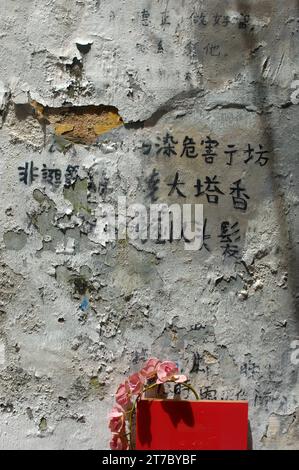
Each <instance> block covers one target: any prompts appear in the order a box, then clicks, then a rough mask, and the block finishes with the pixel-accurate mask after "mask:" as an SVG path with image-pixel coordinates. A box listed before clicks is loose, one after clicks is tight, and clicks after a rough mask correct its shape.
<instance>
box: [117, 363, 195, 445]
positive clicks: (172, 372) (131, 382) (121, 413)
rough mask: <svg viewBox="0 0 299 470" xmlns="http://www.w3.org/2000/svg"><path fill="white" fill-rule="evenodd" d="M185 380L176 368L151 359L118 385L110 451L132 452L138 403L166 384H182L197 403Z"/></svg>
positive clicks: (191, 388) (174, 364) (173, 364)
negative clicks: (148, 392) (144, 396)
mask: <svg viewBox="0 0 299 470" xmlns="http://www.w3.org/2000/svg"><path fill="white" fill-rule="evenodd" d="M187 381H188V378H187V377H186V376H185V375H180V374H179V370H178V367H177V365H176V363H175V362H172V361H160V360H159V359H156V358H154V357H152V358H150V359H148V361H147V362H146V363H145V365H144V367H143V368H142V369H141V370H140V371H139V372H137V373H135V374H133V375H130V376H129V377H128V378H127V379H126V380H125V381H124V382H123V383H122V384H121V385H119V387H118V389H117V391H116V394H115V401H116V404H115V406H114V407H113V408H112V410H111V412H110V414H109V429H110V431H111V432H112V437H111V440H110V448H111V449H112V450H128V449H132V448H133V439H132V427H133V418H134V413H135V410H136V404H137V401H138V400H139V399H140V398H141V397H142V395H143V394H144V393H145V392H147V391H149V390H151V389H153V388H155V387H157V386H159V385H161V384H165V383H166V382H173V383H175V384H182V385H183V386H184V387H186V388H188V389H190V390H191V391H192V392H193V393H194V395H195V396H196V399H199V397H198V395H197V393H196V392H195V390H194V389H193V387H191V385H189V384H187V383H186V382H187Z"/></svg>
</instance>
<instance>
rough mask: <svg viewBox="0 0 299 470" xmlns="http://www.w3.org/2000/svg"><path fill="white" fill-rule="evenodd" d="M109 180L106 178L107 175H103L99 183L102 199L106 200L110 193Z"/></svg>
mask: <svg viewBox="0 0 299 470" xmlns="http://www.w3.org/2000/svg"><path fill="white" fill-rule="evenodd" d="M108 184H109V178H108V176H106V173H105V172H103V173H102V177H101V179H100V181H99V187H98V193H99V195H100V196H102V198H104V197H105V196H106V194H107V192H108Z"/></svg>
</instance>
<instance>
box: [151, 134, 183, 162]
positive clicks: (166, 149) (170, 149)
mask: <svg viewBox="0 0 299 470" xmlns="http://www.w3.org/2000/svg"><path fill="white" fill-rule="evenodd" d="M158 139H159V140H161V139H160V137H158ZM177 143H178V142H177V141H175V140H174V139H173V136H172V135H171V134H169V133H167V134H166V136H165V137H163V145H161V146H160V144H156V147H160V148H159V149H158V150H157V152H156V153H157V155H159V154H160V153H161V152H162V154H163V155H166V156H167V157H170V156H171V155H177V153H176V151H175V145H176V144H177Z"/></svg>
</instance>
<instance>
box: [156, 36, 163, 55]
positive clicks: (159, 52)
mask: <svg viewBox="0 0 299 470" xmlns="http://www.w3.org/2000/svg"><path fill="white" fill-rule="evenodd" d="M163 52H164V47H163V42H162V39H160V41H159V42H158V49H157V53H158V54H163Z"/></svg>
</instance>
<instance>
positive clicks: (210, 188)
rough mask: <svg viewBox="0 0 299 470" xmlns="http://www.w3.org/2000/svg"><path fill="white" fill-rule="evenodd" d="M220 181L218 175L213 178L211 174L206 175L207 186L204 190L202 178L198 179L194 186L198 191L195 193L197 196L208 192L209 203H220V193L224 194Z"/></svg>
mask: <svg viewBox="0 0 299 470" xmlns="http://www.w3.org/2000/svg"><path fill="white" fill-rule="evenodd" d="M218 184H220V183H219V181H217V176H216V175H215V176H213V178H210V177H209V176H206V180H205V185H206V188H205V190H204V191H202V190H201V189H202V186H203V185H202V183H201V181H200V179H197V180H196V184H195V185H194V187H195V188H196V189H197V193H196V194H195V197H198V196H201V195H203V194H206V196H207V200H208V203H210V204H218V200H219V196H218V194H224V193H223V192H222V191H220V189H219V188H218V186H217V185H218ZM213 193H215V194H213Z"/></svg>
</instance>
